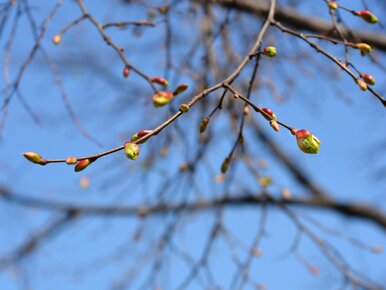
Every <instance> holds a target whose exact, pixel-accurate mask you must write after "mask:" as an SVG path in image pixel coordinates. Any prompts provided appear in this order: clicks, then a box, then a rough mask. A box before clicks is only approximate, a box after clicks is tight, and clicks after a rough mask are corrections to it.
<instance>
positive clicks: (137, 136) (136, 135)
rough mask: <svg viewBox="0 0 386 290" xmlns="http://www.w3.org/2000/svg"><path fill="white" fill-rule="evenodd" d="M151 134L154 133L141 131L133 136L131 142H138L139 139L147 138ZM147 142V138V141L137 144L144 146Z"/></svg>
mask: <svg viewBox="0 0 386 290" xmlns="http://www.w3.org/2000/svg"><path fill="white" fill-rule="evenodd" d="M151 132H152V130H142V131H139V132H137V133H135V134H134V135H133V136H131V138H130V141H131V142H134V141H137V140H138V139H139V138H142V137H143V136H146V135H147V134H149V133H151ZM146 140H147V138H146V139H145V140H142V141H141V142H137V143H138V144H142V143H144V142H145V141H146Z"/></svg>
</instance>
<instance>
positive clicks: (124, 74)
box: [122, 66, 130, 78]
mask: <svg viewBox="0 0 386 290" xmlns="http://www.w3.org/2000/svg"><path fill="white" fill-rule="evenodd" d="M122 74H123V77H125V78H127V77H128V76H129V74H130V68H129V67H128V66H125V68H124V69H123V72H122Z"/></svg>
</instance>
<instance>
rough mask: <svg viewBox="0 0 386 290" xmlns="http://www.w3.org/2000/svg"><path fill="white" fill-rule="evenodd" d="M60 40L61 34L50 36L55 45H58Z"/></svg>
mask: <svg viewBox="0 0 386 290" xmlns="http://www.w3.org/2000/svg"><path fill="white" fill-rule="evenodd" d="M61 40H62V36H61V35H60V34H57V35H55V36H54V37H53V38H52V42H53V43H54V44H55V45H58V44H59V43H60V41H61Z"/></svg>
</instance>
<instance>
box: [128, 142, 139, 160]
mask: <svg viewBox="0 0 386 290" xmlns="http://www.w3.org/2000/svg"><path fill="white" fill-rule="evenodd" d="M125 154H126V156H127V158H129V159H131V160H137V159H138V155H139V146H138V145H137V144H135V143H130V142H126V143H125Z"/></svg>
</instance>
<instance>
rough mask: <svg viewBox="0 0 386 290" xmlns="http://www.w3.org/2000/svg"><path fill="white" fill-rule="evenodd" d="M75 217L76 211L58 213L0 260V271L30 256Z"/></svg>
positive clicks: (0, 192) (0, 191)
mask: <svg viewBox="0 0 386 290" xmlns="http://www.w3.org/2000/svg"><path fill="white" fill-rule="evenodd" d="M0 194H3V190H2V189H0ZM1 196H3V195H1ZM76 217H77V211H76V210H68V211H66V212H65V213H64V214H63V213H59V214H58V216H56V217H54V218H53V219H52V220H51V221H50V222H49V223H48V224H46V225H44V226H43V227H42V228H41V229H39V230H37V231H36V232H35V233H33V234H32V235H31V237H28V239H26V241H25V242H24V243H23V244H21V245H20V246H18V247H17V248H16V249H15V250H13V251H12V252H11V253H10V254H8V255H7V256H5V257H3V258H0V271H1V270H4V269H6V268H7V267H9V266H11V265H13V264H15V263H16V262H18V261H20V260H22V259H24V258H25V257H27V256H29V255H30V254H32V253H33V252H34V251H35V250H36V249H37V248H38V247H39V246H40V245H41V243H43V242H45V241H46V240H48V239H49V238H52V237H53V236H54V235H55V234H56V233H57V232H58V231H59V230H60V229H62V228H63V226H64V225H67V224H69V222H70V221H73V220H74V219H75V218H76Z"/></svg>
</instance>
